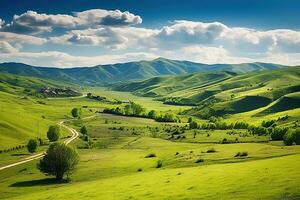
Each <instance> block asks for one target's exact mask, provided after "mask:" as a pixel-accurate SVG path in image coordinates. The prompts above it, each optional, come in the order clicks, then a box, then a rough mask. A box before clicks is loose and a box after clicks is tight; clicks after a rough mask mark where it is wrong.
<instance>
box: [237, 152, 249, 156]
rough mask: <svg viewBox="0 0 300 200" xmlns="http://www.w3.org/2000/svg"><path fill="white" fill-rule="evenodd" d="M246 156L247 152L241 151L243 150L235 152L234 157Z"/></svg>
mask: <svg viewBox="0 0 300 200" xmlns="http://www.w3.org/2000/svg"><path fill="white" fill-rule="evenodd" d="M246 156H248V152H247V151H243V152H237V153H236V154H235V156H234V157H246Z"/></svg>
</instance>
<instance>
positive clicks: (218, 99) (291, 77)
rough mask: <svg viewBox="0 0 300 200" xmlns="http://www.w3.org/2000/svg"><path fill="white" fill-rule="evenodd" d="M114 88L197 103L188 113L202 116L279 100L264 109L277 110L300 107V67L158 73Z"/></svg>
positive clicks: (186, 102) (220, 113)
mask: <svg viewBox="0 0 300 200" xmlns="http://www.w3.org/2000/svg"><path fill="white" fill-rule="evenodd" d="M113 89H115V90H120V91H130V92H133V93H134V94H136V95H141V96H151V97H156V98H157V100H161V101H163V102H165V103H166V104H178V105H194V106H196V107H195V108H193V109H192V110H190V111H187V112H186V114H191V115H196V116H200V117H208V116H211V115H215V116H223V115H227V114H236V113H242V112H248V111H252V110H256V109H259V108H262V107H266V106H268V105H270V104H271V103H272V102H275V101H277V103H276V104H274V105H273V107H270V108H268V112H267V111H265V112H263V113H271V112H273V113H274V112H281V111H285V110H289V109H296V108H299V103H297V100H298V99H299V91H300V67H290V68H285V69H279V70H272V71H262V72H252V73H247V74H236V73H233V72H226V71H225V72H211V73H193V74H188V75H180V76H168V77H155V78H151V79H148V80H144V81H137V82H132V83H128V84H126V83H125V84H117V85H115V86H114V87H113Z"/></svg>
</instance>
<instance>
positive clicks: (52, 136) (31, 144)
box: [26, 125, 60, 153]
mask: <svg viewBox="0 0 300 200" xmlns="http://www.w3.org/2000/svg"><path fill="white" fill-rule="evenodd" d="M47 138H48V140H49V141H50V142H55V141H58V140H59V138H60V127H59V126H58V125H51V126H49V128H48V131H47ZM42 144H43V141H42V139H40V138H32V139H30V140H28V142H27V145H26V147H27V150H28V152H29V153H34V152H36V151H37V150H38V147H39V146H40V145H42Z"/></svg>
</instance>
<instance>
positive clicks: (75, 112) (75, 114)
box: [71, 108, 80, 118]
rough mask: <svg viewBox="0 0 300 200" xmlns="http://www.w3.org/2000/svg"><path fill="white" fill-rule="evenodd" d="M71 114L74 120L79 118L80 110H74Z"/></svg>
mask: <svg viewBox="0 0 300 200" xmlns="http://www.w3.org/2000/svg"><path fill="white" fill-rule="evenodd" d="M71 114H72V116H73V117H74V118H77V117H79V116H80V110H79V109H78V108H73V109H72V110H71Z"/></svg>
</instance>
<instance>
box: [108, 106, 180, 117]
mask: <svg viewBox="0 0 300 200" xmlns="http://www.w3.org/2000/svg"><path fill="white" fill-rule="evenodd" d="M103 112H104V113H111V114H116V115H124V116H133V117H144V118H150V119H154V120H156V121H158V122H180V119H179V118H178V117H177V116H176V115H175V114H174V113H172V112H167V113H165V114H160V113H158V112H157V111H155V110H151V111H149V112H147V111H146V109H145V108H143V107H142V106H141V105H139V104H136V103H134V102H130V103H129V104H128V105H126V106H125V107H124V108H120V107H116V108H111V109H110V108H105V109H104V110H103Z"/></svg>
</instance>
